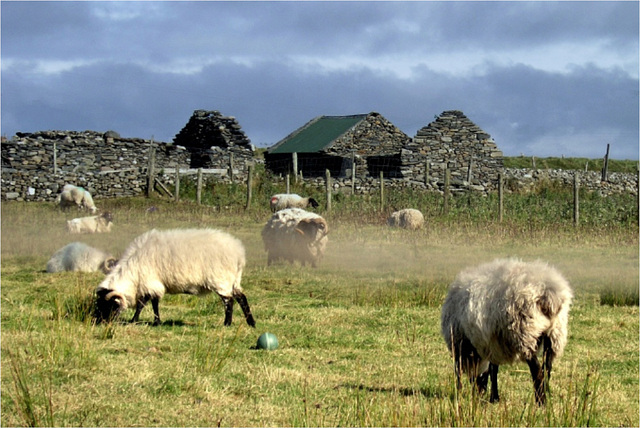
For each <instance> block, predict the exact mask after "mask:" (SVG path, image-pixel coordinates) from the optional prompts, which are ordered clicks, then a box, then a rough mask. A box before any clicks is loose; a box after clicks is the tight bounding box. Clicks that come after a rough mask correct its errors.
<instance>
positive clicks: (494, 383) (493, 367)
mask: <svg viewBox="0 0 640 428" xmlns="http://www.w3.org/2000/svg"><path fill="white" fill-rule="evenodd" d="M489 376H491V395H490V397H489V402H490V403H497V402H498V401H500V396H499V395H498V365H497V364H493V363H489Z"/></svg>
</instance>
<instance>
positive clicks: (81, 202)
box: [56, 184, 98, 214]
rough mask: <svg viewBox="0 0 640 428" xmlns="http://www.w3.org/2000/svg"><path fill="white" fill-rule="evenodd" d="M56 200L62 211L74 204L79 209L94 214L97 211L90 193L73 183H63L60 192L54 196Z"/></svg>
mask: <svg viewBox="0 0 640 428" xmlns="http://www.w3.org/2000/svg"><path fill="white" fill-rule="evenodd" d="M56 201H57V202H58V204H59V205H60V208H61V209H62V210H63V211H64V210H66V209H67V208H69V207H71V206H74V205H75V206H77V207H78V209H80V210H82V209H86V210H89V211H90V212H91V213H92V214H95V213H96V212H97V211H98V209H97V208H96V206H95V204H94V203H93V198H92V197H91V193H89V192H88V191H87V190H85V189H83V188H82V187H77V186H74V185H73V184H65V185H64V187H63V188H62V192H61V193H60V194H59V195H58V196H57V197H56Z"/></svg>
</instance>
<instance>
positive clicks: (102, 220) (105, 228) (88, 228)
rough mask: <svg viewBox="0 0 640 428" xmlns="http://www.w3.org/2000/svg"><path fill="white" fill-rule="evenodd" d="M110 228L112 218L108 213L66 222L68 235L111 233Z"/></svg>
mask: <svg viewBox="0 0 640 428" xmlns="http://www.w3.org/2000/svg"><path fill="white" fill-rule="evenodd" d="M111 226H113V216H112V215H111V213H110V212H106V213H102V214H100V215H96V216H92V217H80V218H74V219H73V220H67V231H69V233H106V232H111Z"/></svg>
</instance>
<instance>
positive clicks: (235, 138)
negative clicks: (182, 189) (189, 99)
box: [173, 110, 254, 170]
mask: <svg viewBox="0 0 640 428" xmlns="http://www.w3.org/2000/svg"><path fill="white" fill-rule="evenodd" d="M173 142H174V143H175V144H176V145H179V146H183V147H185V148H186V149H187V150H188V151H189V152H190V153H191V164H190V167H191V168H221V167H222V168H226V167H228V166H229V162H230V159H229V157H230V155H231V156H233V159H232V160H233V163H234V168H238V169H240V170H245V169H246V166H247V164H248V163H250V162H253V152H254V147H253V145H252V144H251V141H250V140H249V138H247V136H246V135H245V133H244V131H243V130H242V127H241V126H240V125H239V124H238V121H237V120H236V118H235V117H233V116H223V115H222V114H221V113H220V112H219V111H217V110H213V111H207V110H196V111H194V112H193V115H192V116H191V118H190V119H189V122H187V124H186V125H185V126H184V128H182V130H181V131H180V132H179V133H178V134H177V135H176V136H175V137H174V139H173Z"/></svg>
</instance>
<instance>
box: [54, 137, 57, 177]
mask: <svg viewBox="0 0 640 428" xmlns="http://www.w3.org/2000/svg"><path fill="white" fill-rule="evenodd" d="M53 173H54V174H57V173H58V150H57V147H56V143H53Z"/></svg>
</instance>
